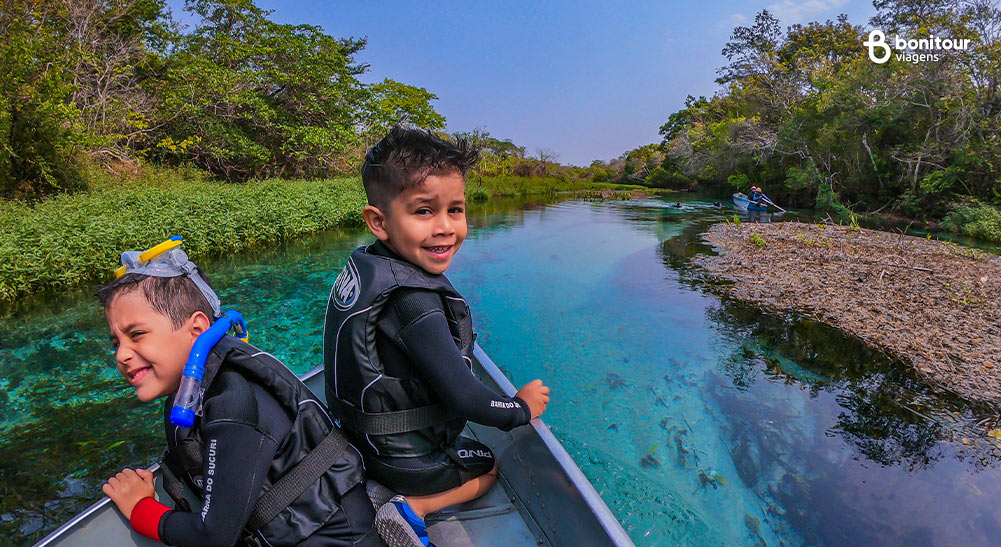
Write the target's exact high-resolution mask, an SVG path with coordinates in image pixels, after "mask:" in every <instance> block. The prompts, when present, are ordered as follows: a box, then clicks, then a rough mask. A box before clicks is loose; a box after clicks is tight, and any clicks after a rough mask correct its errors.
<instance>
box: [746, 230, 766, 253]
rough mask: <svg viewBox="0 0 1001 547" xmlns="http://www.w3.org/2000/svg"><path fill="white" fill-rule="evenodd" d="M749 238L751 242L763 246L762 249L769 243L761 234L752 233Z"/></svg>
mask: <svg viewBox="0 0 1001 547" xmlns="http://www.w3.org/2000/svg"><path fill="white" fill-rule="evenodd" d="M749 239H750V240H751V243H753V244H755V245H757V246H758V247H761V248H762V249H764V248H765V245H767V243H765V238H763V237H761V234H758V233H751V235H750V236H749Z"/></svg>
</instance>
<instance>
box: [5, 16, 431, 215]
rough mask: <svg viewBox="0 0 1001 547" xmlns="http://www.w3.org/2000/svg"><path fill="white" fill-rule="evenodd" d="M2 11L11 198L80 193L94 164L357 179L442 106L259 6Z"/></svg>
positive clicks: (350, 46)
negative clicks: (395, 129) (381, 146)
mask: <svg viewBox="0 0 1001 547" xmlns="http://www.w3.org/2000/svg"><path fill="white" fill-rule="evenodd" d="M185 8H186V10H187V11H189V12H190V13H191V14H192V15H193V16H195V17H196V18H197V19H198V23H197V24H196V25H195V26H194V28H191V29H186V28H182V26H181V25H180V24H179V23H178V22H177V21H176V20H174V19H173V17H172V14H171V13H170V11H169V10H168V9H167V7H166V5H165V3H164V2H163V1H162V0H110V1H108V0H51V1H45V2H39V1H36V0H2V2H0V35H2V36H3V38H4V39H3V40H2V41H0V71H2V73H3V74H4V75H5V77H4V78H3V79H2V80H0V197H27V198H34V197H41V196H44V195H48V194H51V193H53V192H56V191H59V190H65V189H73V188H75V187H79V186H80V185H81V184H82V181H83V180H85V177H84V173H83V172H82V171H84V170H86V169H87V168H94V167H97V168H99V169H100V168H103V169H112V170H115V169H119V170H121V169H125V170H127V169H131V168H134V167H135V166H136V165H138V164H139V163H140V162H147V163H153V164H158V165H166V166H178V165H188V166H194V167H197V168H199V169H202V170H205V171H207V172H209V173H211V174H213V175H215V176H217V177H221V178H224V179H227V180H246V179H250V178H264V177H324V176H331V175H335V174H338V173H343V172H345V171H346V170H347V168H348V167H350V166H351V165H352V164H353V162H354V161H357V160H356V159H355V158H358V157H359V156H360V155H361V154H360V152H361V151H362V150H364V148H365V147H366V146H367V145H370V144H371V143H372V142H373V139H376V138H378V137H379V136H381V135H382V134H383V133H384V132H385V131H386V129H387V128H388V127H389V126H391V125H393V124H395V123H397V122H400V121H408V122H410V123H412V124H415V125H419V126H421V127H427V128H429V129H440V128H442V127H444V123H445V120H444V118H443V117H442V116H441V115H439V114H438V113H437V112H435V110H434V108H433V107H432V106H431V101H433V100H434V99H436V97H435V96H434V95H433V94H432V93H430V92H428V91H427V90H425V89H422V88H418V87H414V86H409V85H406V84H403V83H400V82H396V81H393V80H388V79H387V80H384V81H382V82H380V83H377V84H364V83H362V82H361V81H359V79H358V77H359V75H361V74H362V73H364V72H365V70H366V69H367V66H366V65H364V64H361V63H358V62H357V61H355V59H354V57H355V55H356V54H357V53H358V52H359V51H360V50H361V49H362V48H364V47H365V41H364V40H361V39H354V38H334V37H331V36H329V35H327V34H325V33H324V32H323V31H322V29H320V28H318V27H315V26H310V25H284V24H278V23H275V22H273V21H271V20H270V19H269V18H268V15H269V12H266V11H263V10H261V9H259V8H258V7H256V6H255V5H254V4H253V3H252V2H251V1H250V0H189V1H188V2H186V4H185Z"/></svg>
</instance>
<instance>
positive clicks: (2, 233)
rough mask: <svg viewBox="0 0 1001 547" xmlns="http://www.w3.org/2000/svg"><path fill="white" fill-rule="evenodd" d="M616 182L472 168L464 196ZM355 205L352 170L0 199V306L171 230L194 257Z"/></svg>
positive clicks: (88, 276)
mask: <svg viewBox="0 0 1001 547" xmlns="http://www.w3.org/2000/svg"><path fill="white" fill-rule="evenodd" d="M618 188H619V185H614V184H599V183H593V182H590V181H581V180H574V179H566V178H558V177H538V178H530V177H496V178H482V177H477V176H475V175H474V176H473V177H471V180H470V183H469V184H468V185H467V196H469V197H470V199H471V200H472V201H486V200H489V199H490V198H491V197H496V196H525V195H535V194H540V195H546V194H553V195H555V194H562V193H568V194H567V199H572V198H573V197H575V196H577V195H578V194H580V193H583V194H580V195H585V194H587V193H589V192H604V193H608V194H609V195H611V194H612V193H614V192H619V191H620V190H619V189H618ZM621 188H623V189H625V191H627V192H629V191H632V190H633V189H634V188H635V187H621ZM575 193H576V194H575ZM365 204H366V199H365V193H364V191H363V190H362V185H361V181H360V180H359V178H358V177H344V178H337V179H323V180H284V179H269V180H262V181H250V182H247V183H242V184H234V183H224V182H217V181H212V180H206V179H204V178H202V177H201V175H200V174H198V173H197V172H193V173H188V172H184V171H180V170H151V171H150V172H147V173H143V174H140V175H138V176H136V177H133V178H123V179H121V180H117V179H116V180H112V179H108V180H98V181H97V182H95V183H93V184H92V186H91V187H90V188H89V189H88V190H86V191H82V192H76V193H67V194H62V195H59V196H56V197H54V198H51V199H48V200H45V201H42V202H40V203H37V204H34V205H29V204H25V203H22V202H12V201H0V303H4V302H11V301H13V300H15V299H17V298H20V297H23V296H25V295H29V294H33V293H37V292H41V291H53V290H66V289H71V288H74V287H79V286H82V285H85V284H87V283H99V282H102V281H108V280H110V275H111V271H112V270H113V269H114V267H115V266H116V265H117V264H118V259H119V255H120V254H121V252H122V251H123V250H127V249H142V248H146V247H149V246H150V245H153V244H156V243H158V242H160V241H163V240H164V239H167V238H169V237H171V236H173V235H177V234H179V235H181V236H182V237H184V248H185V250H186V251H187V252H188V254H189V255H190V256H191V257H192V258H193V259H195V260H197V259H199V258H202V257H205V256H218V255H222V254H226V253H232V252H237V251H241V250H245V249H251V248H254V247H258V246H261V245H269V244H274V243H277V242H280V241H286V240H290V239H294V238H297V237H300V236H303V235H306V234H310V233H315V232H320V231H323V230H329V229H332V228H336V227H341V226H352V225H361V223H362V217H361V210H362V208H363V207H364V206H365Z"/></svg>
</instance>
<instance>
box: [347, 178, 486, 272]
mask: <svg viewBox="0 0 1001 547" xmlns="http://www.w3.org/2000/svg"><path fill="white" fill-rule="evenodd" d="M465 192H466V182H465V180H464V179H463V178H462V175H460V174H459V173H452V174H449V175H443V176H435V175H430V176H428V177H427V179H425V181H424V184H420V185H417V186H415V187H413V188H409V189H407V190H406V191H404V192H403V193H401V194H399V195H398V196H396V197H395V198H394V199H393V200H392V201H391V202H390V204H389V211H380V210H379V209H377V208H375V207H372V206H369V207H366V208H365V209H366V211H365V213H364V214H365V220H366V222H367V223H368V226H369V229H371V230H372V233H373V234H375V236H376V237H377V238H379V239H380V240H382V241H383V242H384V243H385V244H386V245H387V246H388V247H389V248H390V249H392V250H393V251H394V252H396V254H398V255H400V256H401V257H403V258H404V259H405V260H407V261H408V262H410V263H412V264H416V265H417V266H420V267H421V268H423V269H424V270H426V271H427V272H428V273H432V274H440V273H444V272H445V270H447V269H448V267H449V265H450V264H451V263H452V257H453V256H455V253H456V252H458V250H459V247H460V246H461V245H462V241H463V240H464V239H466V230H467V227H466V195H465Z"/></svg>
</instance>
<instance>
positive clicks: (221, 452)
mask: <svg viewBox="0 0 1001 547" xmlns="http://www.w3.org/2000/svg"><path fill="white" fill-rule="evenodd" d="M255 350H256V348H254V347H253V346H250V345H248V344H245V343H242V342H239V341H237V340H235V339H234V338H232V337H226V338H224V339H223V341H222V342H220V344H218V345H217V346H216V347H215V348H213V353H212V354H211V355H210V358H209V363H208V364H207V367H206V368H207V370H208V371H212V370H218V372H216V373H215V376H214V378H212V379H211V383H210V384H209V386H208V388H207V390H206V392H205V394H204V398H203V410H202V413H201V416H200V418H199V419H198V421H197V422H196V424H195V426H194V428H192V429H182V428H178V427H176V426H174V425H173V424H171V423H170V421H169V409H170V406H171V405H170V404H169V401H168V402H167V404H165V405H164V422H165V424H166V434H167V435H166V436H167V446H168V451H169V453H173V454H177V455H180V454H184V453H186V451H187V452H188V453H191V452H196V454H197V452H198V450H197V449H198V448H199V447H200V454H199V455H192V456H187V457H181V456H178V458H179V460H177V461H170V462H168V464H171V463H172V464H173V466H172V467H171V468H172V469H175V470H176V469H177V468H179V467H181V468H184V469H185V470H186V471H181V472H179V473H177V474H179V475H181V478H182V479H184V480H185V481H186V482H188V484H189V486H191V487H193V488H194V489H195V491H196V492H199V493H200V494H201V497H202V500H203V506H202V508H201V510H200V511H198V512H188V511H180V510H178V511H165V510H164V509H165V508H163V507H162V506H161V507H160V508H157V507H155V506H153V505H152V504H147V506H146V507H145V508H144V510H145V511H147V512H149V513H150V515H148V516H146V517H145V518H147V519H150V518H153V517H154V516H156V517H157V520H156V523H155V528H153V529H155V530H156V532H157V535H158V536H159V537H156V538H154V539H158V540H160V541H163V542H164V543H167V544H169V545H192V546H205V545H233V544H235V543H236V542H237V541H238V540H240V539H241V538H243V537H245V535H246V534H247V532H246V531H245V529H244V527H245V526H246V523H247V521H248V518H249V517H250V515H251V512H252V511H253V509H254V506H255V505H256V503H257V501H258V499H259V498H260V496H261V494H262V491H263V490H264V488H265V487H266V486H270V485H272V484H273V483H274V482H275V480H276V479H277V478H279V477H280V476H281V475H282V474H283V473H285V472H288V470H289V469H290V468H291V467H293V466H294V465H295V464H296V463H298V461H299V460H300V459H301V458H302V456H303V455H304V453H305V452H308V450H309V449H310V448H311V447H312V446H315V444H316V443H317V441H318V439H322V438H323V436H324V434H325V432H326V431H328V430H329V428H330V427H331V426H332V425H333V423H332V421H330V418H329V417H328V416H327V412H326V409H324V408H323V407H322V406H321V405H320V403H319V402H317V401H316V400H315V397H314V396H313V395H312V394H311V393H310V392H309V391H308V389H306V388H305V386H303V385H301V383H298V384H297V382H298V380H297V379H295V375H294V374H292V373H291V371H288V369H286V368H285V367H284V365H282V364H281V363H280V362H278V361H277V360H276V359H274V358H273V357H271V356H270V355H268V354H266V353H264V352H261V351H259V350H256V353H254V352H255ZM220 353H222V354H224V355H225V360H223V361H222V363H221V364H215V365H213V362H215V363H219V354H220ZM231 359H242V360H244V362H246V361H249V360H256V362H257V363H263V365H258V368H261V369H263V370H264V371H265V373H267V371H269V370H270V371H271V373H270V374H273V375H275V377H277V378H278V380H276V381H275V383H277V384H279V385H282V386H286V387H283V388H281V392H282V393H285V394H290V393H291V394H290V395H284V397H285V398H287V399H289V401H286V402H285V404H283V403H282V402H281V401H279V400H278V399H276V398H275V395H273V394H272V392H273V388H272V389H269V388H267V387H265V386H264V385H262V384H261V383H260V382H261V381H260V380H259V379H255V378H253V377H251V376H249V375H248V374H246V373H244V369H241V368H240V367H236V366H228V365H227V363H228V362H230V361H229V360H231ZM213 367H218V368H217V369H216V368H213ZM278 367H281V368H278ZM207 374H208V372H207ZM283 382H284V383H283ZM296 385H298V387H295V386H296ZM290 387H291V389H289V388H290ZM289 405H291V406H292V407H293V408H295V407H297V415H298V417H295V419H297V420H303V419H305V420H307V422H310V423H305V424H302V423H300V425H299V426H298V428H299V429H296V427H294V426H295V424H294V423H293V416H291V415H290V409H289V408H287V406H289ZM316 420H319V421H320V422H323V423H319V424H316V425H313V423H312V422H315V421H316ZM303 428H305V429H303ZM194 431H197V433H193V432H194ZM199 460H200V464H201V465H200V468H199V469H193V467H195V466H196V465H197V464H194V463H191V462H193V461H199ZM137 509H139V506H137ZM140 518H143V516H142V515H140ZM373 519H374V510H373V508H372V504H371V502H370V501H369V499H368V495H367V493H366V491H365V484H364V479H363V467H362V458H361V455H360V454H359V453H358V452H357V451H356V449H355V448H354V447H353V446H350V445H349V446H348V448H347V452H346V453H345V454H344V455H343V456H342V457H341V458H340V459H338V460H337V462H336V463H335V464H334V465H333V466H332V467H331V468H330V470H329V471H328V472H327V473H326V474H325V475H324V477H323V478H322V479H321V480H320V481H318V482H317V483H314V486H313V487H311V488H310V489H307V491H306V492H305V493H303V494H302V495H300V497H299V498H296V500H295V502H294V503H293V505H291V506H289V507H288V508H286V509H285V510H284V511H283V512H282V513H279V515H278V517H276V518H275V519H273V520H272V521H271V522H269V523H267V524H266V525H265V526H263V527H262V528H260V529H259V530H258V531H257V532H256V533H255V535H256V537H257V538H258V539H259V540H261V543H262V544H265V545H269V544H270V545H279V544H299V545H345V546H347V545H370V544H375V545H378V543H377V541H378V540H377V539H376V536H375V533H374V531H373V530H372V522H373ZM132 520H133V523H134V524H135V521H136V515H135V512H134V513H133V519H132Z"/></svg>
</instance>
